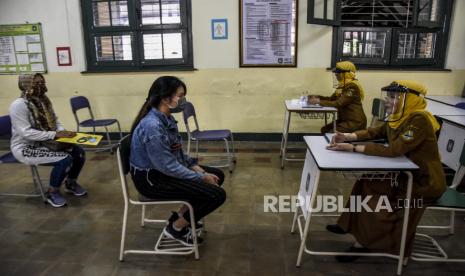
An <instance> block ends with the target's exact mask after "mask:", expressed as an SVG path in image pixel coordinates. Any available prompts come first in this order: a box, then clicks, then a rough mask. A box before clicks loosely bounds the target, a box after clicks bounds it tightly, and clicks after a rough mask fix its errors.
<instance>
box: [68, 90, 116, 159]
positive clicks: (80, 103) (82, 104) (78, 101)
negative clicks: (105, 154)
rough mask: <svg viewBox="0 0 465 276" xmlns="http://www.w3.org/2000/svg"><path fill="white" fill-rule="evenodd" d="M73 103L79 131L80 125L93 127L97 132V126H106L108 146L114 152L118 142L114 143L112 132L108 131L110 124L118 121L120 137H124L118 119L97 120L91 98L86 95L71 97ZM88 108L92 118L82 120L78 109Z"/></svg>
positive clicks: (72, 108)
mask: <svg viewBox="0 0 465 276" xmlns="http://www.w3.org/2000/svg"><path fill="white" fill-rule="evenodd" d="M70 103H71V110H73V115H74V119H75V120H76V124H77V132H79V127H91V128H92V129H93V132H94V133H95V128H96V127H103V128H105V133H106V136H107V141H108V148H109V149H110V150H111V151H112V152H113V147H116V146H118V144H117V143H115V144H112V143H111V138H110V132H109V131H108V126H111V125H113V124H115V123H116V125H117V126H118V131H119V135H120V139H123V133H122V132H121V126H120V124H119V122H118V120H117V119H100V120H95V117H94V114H93V113H92V109H91V107H90V103H89V100H88V99H87V98H86V97H84V96H76V97H72V98H71V99H70ZM85 108H87V109H88V111H89V115H90V119H87V120H83V121H80V120H79V118H78V115H77V112H78V110H81V109H85Z"/></svg>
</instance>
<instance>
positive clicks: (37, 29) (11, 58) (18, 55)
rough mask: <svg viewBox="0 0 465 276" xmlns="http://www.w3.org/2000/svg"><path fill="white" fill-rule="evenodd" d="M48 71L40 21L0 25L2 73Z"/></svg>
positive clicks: (0, 70) (0, 64)
mask: <svg viewBox="0 0 465 276" xmlns="http://www.w3.org/2000/svg"><path fill="white" fill-rule="evenodd" d="M28 72H40V73H44V72H47V66H46V63H45V51H44V45H43V40H42V29H41V25H40V23H36V24H18V25H0V74H19V73H28Z"/></svg>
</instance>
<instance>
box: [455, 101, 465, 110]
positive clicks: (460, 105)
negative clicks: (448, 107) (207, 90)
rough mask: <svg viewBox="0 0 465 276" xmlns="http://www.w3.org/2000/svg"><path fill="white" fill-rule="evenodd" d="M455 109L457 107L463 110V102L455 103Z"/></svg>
mask: <svg viewBox="0 0 465 276" xmlns="http://www.w3.org/2000/svg"><path fill="white" fill-rule="evenodd" d="M455 107H458V108H461V109H465V102H461V103H457V104H456V105H455Z"/></svg>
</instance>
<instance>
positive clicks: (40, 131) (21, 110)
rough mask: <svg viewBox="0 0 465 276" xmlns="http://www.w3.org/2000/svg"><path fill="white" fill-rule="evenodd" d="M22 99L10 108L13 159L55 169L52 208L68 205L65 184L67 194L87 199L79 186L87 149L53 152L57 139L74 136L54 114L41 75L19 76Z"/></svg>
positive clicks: (50, 194) (49, 193) (49, 198)
mask: <svg viewBox="0 0 465 276" xmlns="http://www.w3.org/2000/svg"><path fill="white" fill-rule="evenodd" d="M18 86H19V89H20V90H21V97H20V98H18V99H16V100H15V101H14V102H13V103H12V104H11V105H10V111H9V112H10V117H11V125H12V137H11V151H12V153H13V155H14V157H15V158H16V159H17V160H18V161H20V162H22V163H25V164H27V165H47V166H53V169H52V171H51V174H50V187H49V189H48V191H47V193H46V197H47V201H48V203H50V205H52V206H53V207H62V206H64V205H66V199H65V198H64V197H63V196H62V195H61V193H60V186H61V184H62V183H63V181H64V182H65V188H66V192H68V193H71V194H74V195H75V196H78V197H80V196H84V195H86V194H87V191H86V190H85V189H84V188H83V187H82V186H81V185H79V184H78V183H77V178H78V176H79V173H80V171H81V169H82V167H83V165H84V162H85V153H84V150H83V149H82V148H80V147H78V146H76V145H69V146H67V147H66V149H63V150H59V149H57V150H54V149H51V148H52V146H51V145H52V144H55V145H56V143H53V140H54V139H57V138H67V137H73V136H75V135H76V134H75V133H74V132H71V131H66V130H65V129H64V127H63V125H62V124H61V123H60V122H59V121H58V118H57V116H56V115H55V112H54V111H53V107H52V103H51V102H50V100H49V98H48V97H47V96H46V95H45V93H46V92H47V87H46V86H45V79H44V77H43V76H42V75H41V74H27V75H20V76H19V82H18Z"/></svg>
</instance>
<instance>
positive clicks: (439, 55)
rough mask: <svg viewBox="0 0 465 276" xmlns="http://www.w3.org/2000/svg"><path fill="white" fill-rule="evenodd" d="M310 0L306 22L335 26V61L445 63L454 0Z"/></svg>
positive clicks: (373, 65) (411, 64) (376, 64)
mask: <svg viewBox="0 0 465 276" xmlns="http://www.w3.org/2000/svg"><path fill="white" fill-rule="evenodd" d="M308 5H309V8H308V10H309V13H308V17H309V18H308V20H307V22H309V23H313V24H323V25H332V26H334V30H333V56H332V60H331V63H332V64H331V65H332V66H334V65H335V63H336V62H338V61H341V60H351V61H353V62H354V63H355V64H357V65H358V66H359V67H361V68H387V69H389V68H402V69H405V68H411V69H421V68H428V69H444V62H445V52H446V49H447V40H448V36H449V25H450V17H451V13H452V5H453V0H308ZM329 6H331V7H329ZM310 11H312V13H310ZM317 11H319V12H317ZM328 14H331V16H329V15H328Z"/></svg>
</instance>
